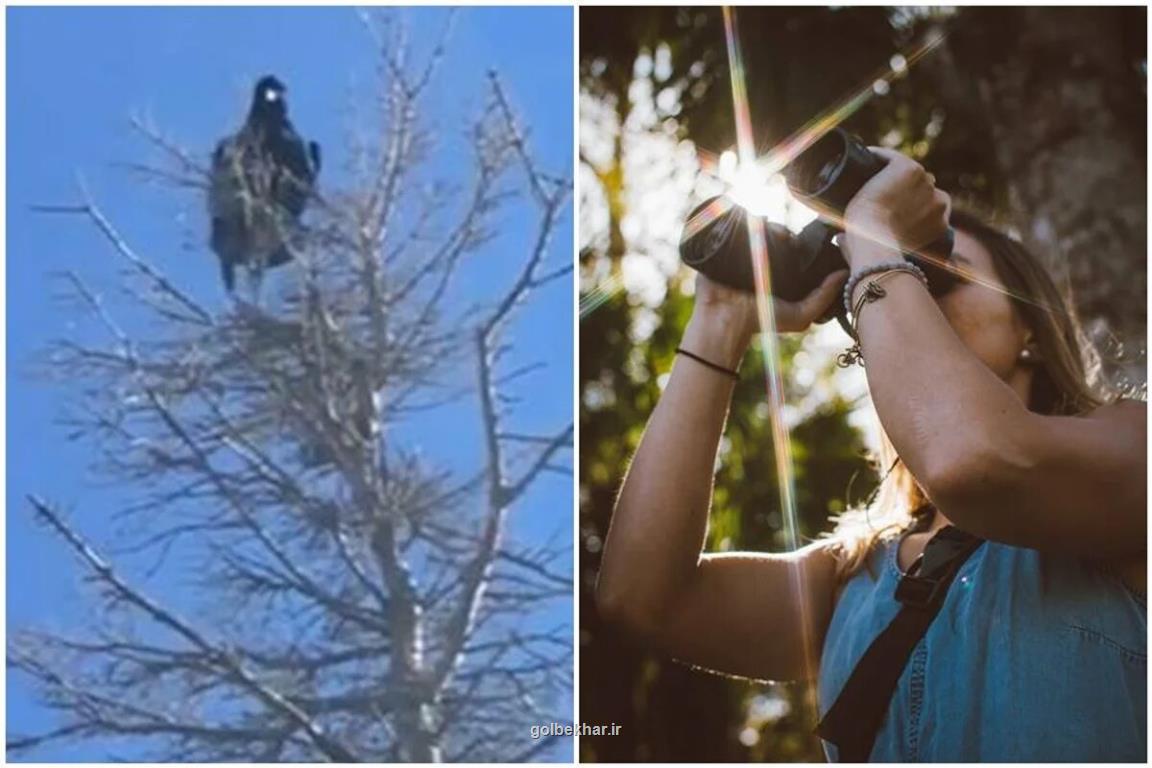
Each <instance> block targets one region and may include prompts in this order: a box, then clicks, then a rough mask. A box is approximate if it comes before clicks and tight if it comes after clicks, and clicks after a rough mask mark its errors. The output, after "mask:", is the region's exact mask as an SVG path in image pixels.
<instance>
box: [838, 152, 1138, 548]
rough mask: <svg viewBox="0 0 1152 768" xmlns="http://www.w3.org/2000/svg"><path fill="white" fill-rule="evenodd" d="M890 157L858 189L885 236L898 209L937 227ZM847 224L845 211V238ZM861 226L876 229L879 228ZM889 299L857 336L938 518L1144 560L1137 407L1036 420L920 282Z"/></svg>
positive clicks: (859, 263) (910, 175)
mask: <svg viewBox="0 0 1152 768" xmlns="http://www.w3.org/2000/svg"><path fill="white" fill-rule="evenodd" d="M887 157H889V166H888V167H887V168H886V169H885V171H883V172H882V174H881V176H885V177H886V178H885V179H881V178H880V176H877V177H876V178H875V179H873V181H878V185H879V186H880V187H881V189H880V190H879V192H877V190H875V189H873V190H869V189H868V188H867V187H866V188H865V190H863V191H862V192H861V194H862V195H865V196H866V197H867V196H868V194H871V195H873V198H872V200H873V205H874V207H875V208H886V209H887V210H889V211H891V213H890V214H889V221H888V224H889V226H890V227H892V228H894V227H895V226H896V225H895V224H893V223H892V222H893V220H894V219H895V218H896V217H897V216H899V215H900V211H902V210H905V208H903V207H902V206H904V205H908V207H909V208H910V209H911V211H912V214H911V216H910V218H911V219H913V220H914V221H915V220H917V219H920V220H925V221H926V220H930V219H931V218H932V217H933V216H936V217H937V219H936V221H937V227H940V226H942V222H943V221H944V220H945V219H946V216H947V209H948V200H947V196H946V195H944V194H943V193H940V192H936V193H935V194H934V195H933V194H932V193H930V192H929V193H928V194H927V195H926V194H925V192H924V184H925V183H926V182H925V178H926V176H925V175H924V173H923V169H921V168H920V167H919V166H918V165H916V164H915V163H912V161H910V160H908V159H907V158H904V157H903V156H900V155H895V154H894V153H891V154H889V155H887ZM871 184H872V182H869V185H871ZM885 184H886V185H887V190H885V189H883V187H884V185H885ZM927 185H928V187H929V188H930V187H931V183H930V182H928V183H927ZM866 193H867V194H866ZM885 195H887V197H885ZM909 201H911V202H909ZM855 205H857V201H855V200H854V201H853V206H855ZM851 217H852V214H851V206H850V213H849V226H850V227H851V222H852V219H851ZM862 218H864V219H866V220H867V219H869V218H870V219H871V222H872V224H871V226H873V227H877V225H876V223H875V222H878V221H881V217H879V216H872V217H868V216H863V217H862ZM869 226H870V224H869V223H868V222H867V221H866V222H865V224H864V225H863V228H864V229H865V230H867V228H868V227H869ZM878 228H880V229H883V226H880V227H878ZM938 231H939V230H937V232H938ZM925 232H926V230H924V229H921V230H920V231H919V233H918V234H917V235H916V236H915V238H916V239H915V240H913V239H912V237H908V238H907V239H902V237H903V236H904V235H903V233H900V232H892V229H889V233H890V234H891V235H892V237H891V239H892V240H895V241H898V242H924V239H925ZM928 234H931V233H928ZM928 239H931V238H930V237H929V238H928ZM847 243H848V251H849V258H850V260H851V262H852V266H853V270H859V269H862V268H863V267H865V266H866V265H867V264H869V263H874V262H882V261H890V260H892V259H893V258H896V253H897V252H896V251H895V250H892V249H891V248H889V247H888V246H885V245H880V244H877V243H876V242H874V241H872V240H869V239H865V238H862V237H854V236H852V235H851V234H850V235H849V238H848V241H847ZM884 287H885V289H886V290H887V291H888V295H887V296H886V297H885V298H884V299H882V300H880V301H877V302H874V303H872V304H869V305H868V307H867V309H866V310H865V311H864V312H862V313H861V318H860V323H859V326H858V331H859V334H860V343H861V349H862V350H863V356H864V359H865V360H866V361H867V368H866V370H867V376H868V386H869V389H870V391H871V393H872V399H873V403H874V404H875V407H876V410H877V413H878V414H879V416H880V421H881V423H883V425H884V429H885V432H886V433H887V434H888V436H889V438H890V439H891V440H892V443H893V445H894V446H895V447H896V450H897V452H898V453H899V455H900V456H901V458H902V459H903V460H904V463H905V464H906V465H907V466H908V468H909V469H910V470H911V471H912V474H913V475H914V476H915V477H916V478H917V480H918V481H919V482H920V484H921V485H922V486H923V487H924V490H925V491H926V492H927V493H928V496H929V498H931V499H932V500H933V501H934V502H935V503H936V504H937V506H938V507H939V508H940V510H941V511H942V512H943V513H944V515H945V516H946V517H947V518H948V519H949V520H951V521H952V522H954V523H955V524H956V525H958V526H960V527H961V528H964V529H965V530H968V531H970V532H971V533H974V534H976V535H979V536H983V537H986V538H989V539H993V540H996V541H1002V542H1004V543H1007V544H1014V545H1017V546H1027V547H1034V548H1037V549H1044V550H1051V551H1062V552H1067V553H1072V554H1080V555H1085V556H1092V557H1123V556H1124V555H1128V554H1136V553H1139V552H1142V551H1143V550H1144V549H1145V525H1146V523H1145V517H1146V514H1147V497H1146V490H1145V489H1146V466H1147V464H1146V462H1147V449H1146V430H1147V427H1146V411H1145V407H1144V405H1143V404H1142V403H1140V404H1137V403H1131V402H1130V403H1127V404H1123V405H1114V406H1106V407H1104V408H1101V409H1100V410H1099V411H1097V412H1096V413H1095V414H1093V415H1092V417H1090V418H1072V417H1061V416H1046V415H1041V414H1036V413H1032V412H1031V411H1029V410H1028V409H1027V407H1026V405H1025V403H1024V402H1022V401H1021V399H1020V398H1019V397H1018V396H1017V395H1016V393H1015V392H1014V391H1013V390H1012V389H1011V388H1010V387H1009V386H1008V385H1007V384H1006V383H1005V382H1003V381H1002V380H1001V379H1000V378H999V377H997V376H996V375H995V374H994V373H993V372H992V371H991V370H990V369H989V368H988V367H987V366H986V365H984V363H983V362H981V361H980V360H979V359H978V358H977V357H976V355H975V354H974V353H973V352H972V351H971V350H969V349H968V347H967V346H966V345H965V344H964V343H963V342H962V341H961V339H960V338H959V336H957V334H956V333H955V331H954V330H953V329H952V327H951V326H950V325H949V323H948V321H947V320H946V319H945V317H944V315H943V313H942V312H941V310H940V308H939V306H938V305H937V304H936V302H935V300H934V299H933V298H932V297H931V295H930V294H929V293H928V291H927V290H926V289H925V288H924V287H923V285H921V283H920V282H919V281H918V280H917V279H916V278H915V277H914V276H911V275H909V274H907V273H898V274H896V275H893V276H892V277H890V278H889V279H886V280H885V282H884ZM856 295H857V296H859V290H857V291H856Z"/></svg>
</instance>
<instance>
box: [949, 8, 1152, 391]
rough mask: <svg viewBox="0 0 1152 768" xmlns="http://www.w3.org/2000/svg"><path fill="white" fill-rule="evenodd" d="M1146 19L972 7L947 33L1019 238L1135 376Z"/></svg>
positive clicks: (1141, 337)
mask: <svg viewBox="0 0 1152 768" xmlns="http://www.w3.org/2000/svg"><path fill="white" fill-rule="evenodd" d="M1145 17H1146V9H1144V8H1094V7H1069V8H1039V7H1023V8H1013V9H1008V8H995V9H975V8H967V9H963V10H962V11H961V16H960V19H959V24H957V25H956V32H955V34H954V35H953V38H952V40H951V41H950V47H951V48H952V50H953V51H955V53H956V61H957V63H958V66H959V72H958V75H959V79H969V78H970V79H971V81H972V82H974V83H975V88H974V94H975V96H976V98H977V99H978V103H979V105H980V106H981V107H982V109H983V111H984V116H985V119H986V121H987V125H988V127H989V130H990V131H991V135H992V138H993V139H994V146H995V151H996V160H997V163H998V165H999V167H1000V169H1001V171H1002V172H1003V174H1004V177H1005V178H1006V179H1007V182H1008V186H1009V194H1010V197H1011V200H1012V204H1013V208H1014V211H1013V213H1014V216H1015V218H1016V220H1017V222H1018V225H1019V227H1020V231H1021V234H1022V236H1023V237H1024V238H1025V240H1026V241H1027V242H1028V243H1029V244H1030V245H1031V246H1033V247H1034V249H1035V251H1036V252H1037V253H1038V254H1040V255H1042V257H1043V258H1045V259H1046V260H1047V262H1048V264H1049V266H1050V268H1051V269H1052V270H1053V272H1054V274H1055V275H1056V276H1057V277H1058V278H1059V279H1061V280H1064V281H1067V283H1070V285H1071V287H1072V290H1073V295H1074V298H1075V301H1076V304H1077V307H1078V309H1079V311H1080V313H1081V315H1082V317H1083V319H1084V320H1085V325H1086V329H1087V330H1088V331H1089V335H1090V336H1091V337H1092V338H1093V340H1094V341H1095V342H1096V343H1097V345H1098V346H1099V347H1101V352H1102V353H1103V354H1104V356H1105V362H1106V369H1107V370H1108V373H1109V374H1110V376H1111V377H1112V378H1117V377H1122V378H1127V379H1128V380H1130V381H1132V382H1134V383H1136V384H1141V383H1143V382H1144V378H1145V370H1144V366H1145V360H1144V354H1143V351H1144V349H1145V347H1146V344H1147V339H1146V337H1145V336H1146V334H1145V328H1146V321H1147V313H1146V306H1147V258H1146V254H1147V240H1146V236H1147V199H1146V189H1147V176H1146V159H1147V145H1146V140H1147V133H1146V125H1145V122H1146V115H1145V110H1146V98H1136V99H1134V98H1133V94H1134V93H1141V94H1143V93H1145V90H1144V85H1143V83H1144V74H1143V72H1142V71H1141V69H1140V66H1141V64H1142V62H1143V61H1144V60H1145V59H1146V38H1145V30H1146V21H1145ZM1112 337H1115V340H1113V338H1112ZM1115 342H1119V343H1122V344H1123V345H1124V348H1123V350H1121V349H1119V348H1117V347H1116V344H1115ZM1109 357H1111V358H1114V359H1112V360H1111V361H1109V360H1108V358H1109ZM1118 357H1119V358H1121V359H1115V358H1118Z"/></svg>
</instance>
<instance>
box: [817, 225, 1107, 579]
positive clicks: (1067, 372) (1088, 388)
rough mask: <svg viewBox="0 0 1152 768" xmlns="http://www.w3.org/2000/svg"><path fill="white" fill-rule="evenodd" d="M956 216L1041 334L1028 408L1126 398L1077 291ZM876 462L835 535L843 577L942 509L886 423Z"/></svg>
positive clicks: (1003, 239)
mask: <svg viewBox="0 0 1152 768" xmlns="http://www.w3.org/2000/svg"><path fill="white" fill-rule="evenodd" d="M951 221H952V226H953V227H954V228H956V229H962V230H964V231H965V232H966V233H968V234H969V235H971V236H972V237H974V238H976V240H978V241H979V242H980V244H981V245H982V246H983V247H984V248H985V249H986V250H987V251H988V253H989V254H991V256H992V262H993V265H994V266H995V269H996V273H997V275H998V276H999V277H1000V281H1001V284H1002V285H1003V286H1004V287H1005V288H1006V289H1007V292H1008V295H1010V296H1011V297H1013V298H1012V300H1013V303H1014V304H1015V306H1016V309H1017V311H1018V312H1020V314H1021V317H1022V318H1023V320H1024V322H1025V324H1026V325H1027V326H1028V328H1029V329H1030V330H1031V331H1032V333H1033V338H1034V341H1035V344H1036V348H1037V351H1038V352H1039V361H1038V364H1037V366H1036V368H1035V374H1034V375H1033V378H1032V386H1031V392H1030V393H1029V398H1028V403H1027V406H1028V409H1029V410H1031V411H1034V412H1036V413H1044V414H1052V415H1064V416H1071V415H1078V414H1083V413H1087V412H1088V411H1091V410H1093V409H1095V408H1097V407H1099V406H1101V405H1104V404H1105V403H1108V402H1113V401H1115V400H1117V399H1119V397H1120V394H1118V393H1117V392H1115V391H1112V389H1111V388H1110V387H1109V385H1108V384H1107V383H1106V382H1104V380H1103V377H1102V373H1101V366H1100V357H1099V355H1098V353H1097V352H1096V350H1095V349H1094V348H1093V347H1092V344H1091V343H1090V342H1089V341H1088V339H1087V337H1086V336H1085V334H1084V332H1083V330H1082V329H1081V326H1080V323H1079V321H1078V320H1077V318H1076V315H1075V312H1074V310H1073V305H1072V301H1071V299H1070V296H1069V295H1068V294H1067V293H1061V292H1060V291H1059V290H1058V289H1057V287H1056V284H1055V283H1054V282H1053V280H1052V277H1051V276H1050V275H1049V274H1048V272H1047V270H1045V269H1044V266H1043V265H1042V264H1041V263H1040V261H1039V259H1037V258H1036V257H1035V256H1034V255H1033V254H1032V253H1031V252H1029V251H1028V250H1027V249H1026V248H1025V247H1024V246H1023V245H1022V244H1021V243H1020V242H1019V241H1017V240H1015V239H1013V238H1011V237H1009V236H1008V235H1006V234H1004V233H1003V232H1001V231H999V230H998V229H996V228H994V227H993V226H991V225H989V224H987V223H985V221H984V220H983V219H982V218H980V217H979V216H977V215H975V214H973V213H969V212H965V211H954V212H953V214H952V219H951ZM1017 297H1022V299H1021V298H1017ZM874 462H875V466H876V469H877V471H883V470H886V471H885V472H884V475H883V476H882V477H881V480H880V484H879V486H878V487H877V488H876V491H875V492H874V493H873V495H872V496H871V497H870V498H869V499H867V500H866V501H865V502H864V503H863V504H862V505H860V506H857V507H856V508H853V509H849V510H848V511H847V512H845V513H843V514H841V515H839V516H838V517H836V518H835V522H836V527H835V529H834V530H833V531H832V533H831V534H830V536H831V538H832V539H833V548H832V549H833V552H834V553H835V554H836V556H837V557H836V559H837V568H836V576H837V580H838V581H839V582H841V583H842V582H844V581H846V580H848V579H849V578H850V577H851V576H852V575H854V574H855V573H856V572H857V571H858V570H859V569H860V568H861V566H863V565H864V564H865V563H866V562H867V559H868V556H869V554H871V552H872V550H873V548H874V547H875V545H876V544H877V543H880V542H887V541H890V540H892V539H893V538H896V537H897V536H899V535H900V534H901V533H902V532H903V531H905V530H907V529H909V528H912V527H914V526H916V525H917V524H919V523H922V522H927V521H926V520H923V519H922V518H924V517H926V516H929V515H931V514H933V512H934V509H933V508H932V507H931V506H930V504H928V498H927V497H926V496H925V494H924V491H923V489H922V488H921V487H920V485H919V484H918V483H917V482H916V478H914V477H913V476H912V473H911V472H910V471H909V470H908V468H907V467H906V466H904V464H903V462H901V461H900V459H899V457H898V456H897V454H896V449H895V447H894V446H893V445H892V443H891V441H890V440H889V439H888V436H887V435H886V434H885V433H884V430H883V427H881V428H880V450H879V452H878V454H877V455H876V456H874Z"/></svg>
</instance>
